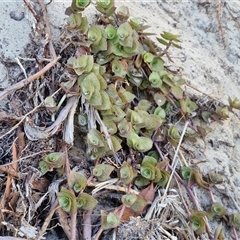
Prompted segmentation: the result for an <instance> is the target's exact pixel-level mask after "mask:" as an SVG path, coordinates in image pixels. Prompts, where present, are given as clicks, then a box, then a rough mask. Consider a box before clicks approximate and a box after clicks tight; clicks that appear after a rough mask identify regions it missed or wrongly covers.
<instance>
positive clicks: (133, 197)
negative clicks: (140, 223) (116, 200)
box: [121, 193, 138, 207]
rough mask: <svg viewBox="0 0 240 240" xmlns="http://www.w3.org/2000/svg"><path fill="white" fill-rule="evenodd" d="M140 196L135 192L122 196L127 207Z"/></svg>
mask: <svg viewBox="0 0 240 240" xmlns="http://www.w3.org/2000/svg"><path fill="white" fill-rule="evenodd" d="M137 198H138V196H137V195H136V194H135V193H129V194H126V195H123V196H122V199H121V200H122V203H123V204H124V205H125V206H126V207H131V206H132V205H133V204H134V202H135V201H136V200H137Z"/></svg>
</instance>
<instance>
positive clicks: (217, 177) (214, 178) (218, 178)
mask: <svg viewBox="0 0 240 240" xmlns="http://www.w3.org/2000/svg"><path fill="white" fill-rule="evenodd" d="M208 179H209V182H210V184H211V185H215V184H221V183H222V182H223V177H222V175H221V174H217V173H216V172H215V171H210V172H209V173H208Z"/></svg>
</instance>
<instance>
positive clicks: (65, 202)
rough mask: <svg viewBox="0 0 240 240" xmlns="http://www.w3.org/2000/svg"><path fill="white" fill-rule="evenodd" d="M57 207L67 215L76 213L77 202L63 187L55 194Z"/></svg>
mask: <svg viewBox="0 0 240 240" xmlns="http://www.w3.org/2000/svg"><path fill="white" fill-rule="evenodd" d="M57 197H58V202H59V205H60V206H61V207H62V209H63V210H64V211H66V212H68V213H72V212H76V211H77V202H76V197H75V196H74V194H73V193H72V192H71V191H69V190H68V189H66V188H65V187H62V188H61V191H60V192H59V193H58V194H57Z"/></svg>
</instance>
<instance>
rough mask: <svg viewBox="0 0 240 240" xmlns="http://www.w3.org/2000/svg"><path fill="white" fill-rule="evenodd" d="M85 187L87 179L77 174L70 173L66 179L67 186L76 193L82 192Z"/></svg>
mask: <svg viewBox="0 0 240 240" xmlns="http://www.w3.org/2000/svg"><path fill="white" fill-rule="evenodd" d="M86 185H87V179H86V177H85V176H84V175H82V174H81V173H78V172H74V171H70V174H69V177H68V186H69V187H70V188H72V189H73V190H74V191H75V192H76V193H78V192H80V191H81V190H83V189H84V188H85V187H86Z"/></svg>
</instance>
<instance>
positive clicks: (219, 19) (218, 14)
mask: <svg viewBox="0 0 240 240" xmlns="http://www.w3.org/2000/svg"><path fill="white" fill-rule="evenodd" d="M221 17H222V1H221V0H218V9H217V19H218V23H219V27H220V31H221V35H222V40H223V45H224V48H226V46H227V45H226V40H225V33H224V30H223V26H222V21H221Z"/></svg>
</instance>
